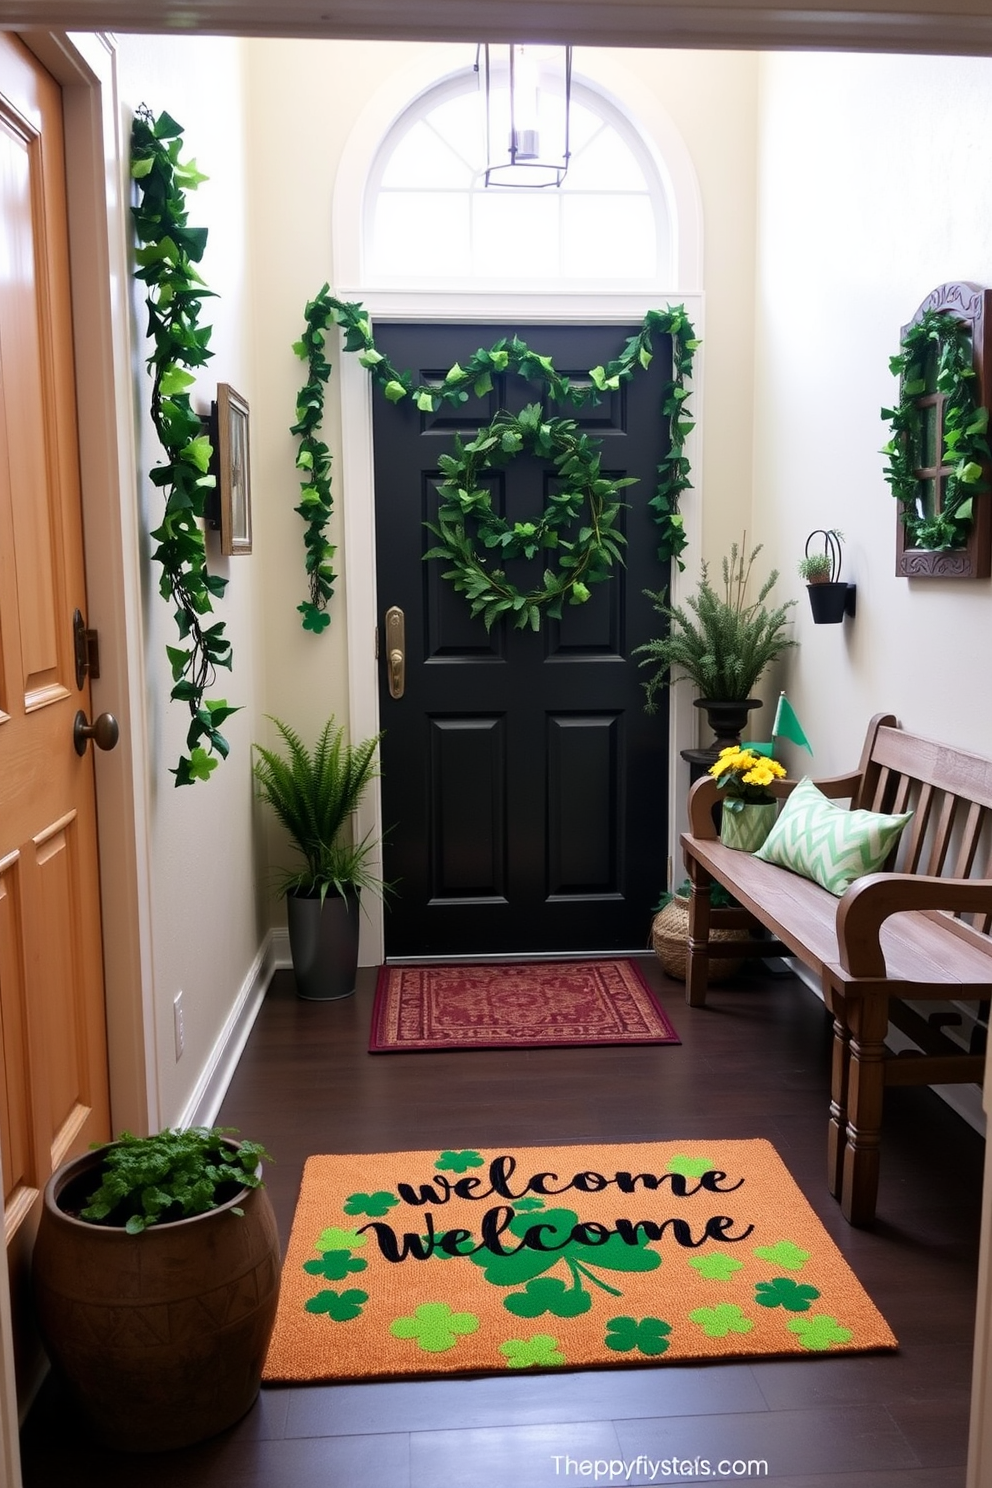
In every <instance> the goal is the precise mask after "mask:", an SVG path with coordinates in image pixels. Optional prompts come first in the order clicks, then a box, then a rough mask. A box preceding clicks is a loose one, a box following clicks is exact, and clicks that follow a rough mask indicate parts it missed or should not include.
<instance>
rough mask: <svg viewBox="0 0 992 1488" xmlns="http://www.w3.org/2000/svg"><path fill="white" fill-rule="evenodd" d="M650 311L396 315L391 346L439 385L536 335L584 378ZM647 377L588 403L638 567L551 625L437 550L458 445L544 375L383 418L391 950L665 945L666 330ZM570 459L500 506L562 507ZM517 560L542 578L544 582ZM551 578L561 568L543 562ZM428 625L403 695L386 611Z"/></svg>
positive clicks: (415, 635) (533, 392) (379, 504)
mask: <svg viewBox="0 0 992 1488" xmlns="http://www.w3.org/2000/svg"><path fill="white" fill-rule="evenodd" d="M636 329H637V327H631V326H595V327H588V326H587V327H578V326H556V327H550V326H530V325H513V326H493V325H443V326H424V325H396V324H394V325H382V326H379V327H377V329H376V344H377V346H378V347H379V348H380V350H381V351H382V352H383V353H385V355H387V356H388V357H389V359H390V361H391V362H392V363H393V365H394V366H395V367H397V368H399V369H401V370H406V369H409V370H411V371H412V372H414V374H415V377H416V380H417V381H418V382H428V381H440V380H441V379H443V377H444V375H445V373H446V372H447V371H448V369H449V368H450V367H451V366H452V365H453V364H454V363H455V362H456V361H459V360H461V361H462V362H464V361H465V360H466V359H467V358H468V357H470V356H471V355H472V353H473V352H474V351H475V350H476V349H477V348H478V347H480V346H485V347H489V346H492V345H493V344H494V343H495V342H496V341H497V340H498V339H499V338H500V337H501V336H507V337H509V336H512V335H514V334H516V335H519V336H520V337H521V338H522V339H523V340H524V341H526V342H527V344H528V345H529V346H530V347H532V348H533V349H534V350H535V351H538V352H540V353H541V354H542V355H549V356H550V357H551V358H552V361H553V363H554V366H555V367H556V369H557V370H558V371H560V372H563V373H567V374H568V375H569V376H570V377H571V378H572V379H573V380H577V379H579V378H581V377H582V376H583V375H584V374H587V373H588V370H589V368H590V367H594V366H597V365H602V364H606V363H607V362H609V361H610V360H611V359H612V358H614V357H615V356H617V355H618V354H619V352H620V350H621V349H622V347H623V344H624V342H625V341H626V339H627V337H628V336H630V335H631V334H632V333H633V332H634V331H635V330H636ZM656 350H657V353H658V354H657V355H656V356H655V359H654V361H653V362H652V365H651V367H650V369H649V370H648V371H647V372H643V371H642V372H639V373H638V374H637V375H635V377H634V378H632V379H631V380H630V381H629V382H628V383H626V384H625V385H623V386H622V387H621V388H620V390H619V391H617V392H613V393H609V394H607V395H605V396H604V397H603V400H602V401H601V402H600V403H599V404H598V405H588V406H587V407H585V408H584V409H581V410H578V411H575V410H574V409H571V408H564V409H562V408H555V407H549V408H548V413H549V414H550V415H552V416H564V417H574V418H575V419H576V420H577V421H578V423H579V424H580V426H581V427H582V429H583V430H585V431H586V432H587V433H588V434H590V435H591V436H594V437H596V438H597V439H601V440H602V444H603V454H602V468H603V471H604V473H605V474H607V475H609V476H610V477H611V478H616V477H619V476H623V475H631V476H636V477H637V478H638V484H637V485H635V486H630V487H628V488H627V489H626V490H624V491H623V492H622V493H621V495H622V496H623V497H624V498H625V500H626V502H627V503H628V505H627V507H626V509H625V510H624V512H623V514H622V515H623V522H622V530H623V531H624V533H625V535H626V538H627V548H626V564H625V566H624V567H619V566H617V567H615V569H614V571H613V576H612V578H610V579H609V580H608V581H607V582H606V583H603V584H599V585H597V586H595V587H594V588H593V589H592V593H591V598H590V599H589V600H588V602H587V603H585V604H583V605H581V606H566V607H565V610H564V614H563V616H562V619H561V621H560V622H558V621H553V620H547V619H545V620H544V623H543V625H542V628H541V630H540V631H539V632H534V631H532V630H530V629H527V630H517V629H515V628H513V627H512V626H511V625H509V624H508V623H507V622H506V620H502V621H498V622H497V623H496V624H495V625H494V626H493V628H492V630H491V631H490V632H489V633H488V634H487V632H486V629H485V626H484V624H483V622H482V619H481V618H476V619H473V618H472V617H471V615H470V613H469V606H468V601H467V600H466V598H465V597H464V596H463V595H461V594H458V593H456V592H455V591H454V589H453V588H452V586H451V584H450V583H449V582H448V581H446V580H445V579H444V578H443V577H442V573H443V571H444V564H443V563H439V562H438V561H437V560H434V559H429V560H427V561H426V562H425V561H424V557H423V555H424V554H425V553H426V552H427V550H428V549H429V548H430V547H431V546H432V544H433V542H434V538H433V536H432V535H431V533H430V532H429V531H428V530H427V529H426V528H425V527H424V522H425V521H426V520H430V519H431V517H432V515H433V513H434V511H435V510H436V506H437V495H436V491H437V484H438V480H439V475H438V456H439V455H440V454H442V453H445V452H447V451H449V450H450V448H451V441H452V436H453V434H455V433H459V434H461V435H462V436H463V437H466V438H471V436H472V434H473V433H474V431H475V430H477V429H479V428H480V427H483V426H485V425H486V424H488V423H489V422H490V420H491V419H492V418H493V416H494V415H495V413H496V412H497V410H498V409H500V408H507V409H509V410H511V411H513V412H519V411H520V410H521V409H522V408H523V407H524V406H525V405H527V404H530V403H535V402H539V401H541V397H542V391H541V388H540V387H539V386H537V385H535V384H533V383H530V382H527V381H525V380H523V379H522V378H520V377H519V376H517V375H514V374H512V373H511V374H507V375H505V376H503V377H501V378H498V379H495V386H494V388H493V391H492V392H491V393H489V394H488V395H486V396H484V397H481V398H474V399H473V400H471V401H470V402H468V403H466V404H464V405H462V406H461V408H459V409H457V410H452V409H450V408H449V407H447V406H444V407H442V409H441V410H440V411H439V412H438V413H436V414H425V413H421V412H418V411H417V409H416V408H415V407H413V406H412V404H411V403H410V400H404V402H403V403H401V404H399V405H395V404H391V403H388V402H387V401H386V400H385V398H384V397H383V396H382V395H381V394H380V393H379V392H378V391H377V392H376V394H375V412H374V455H375V485H376V531H377V545H378V553H377V585H378V601H379V612H380V613H379V635H380V663H379V665H380V716H381V725H382V727H383V729H384V730H385V738H384V740H383V745H382V755H381V758H382V793H383V821H384V824H385V828H386V833H387V836H386V842H385V873H386V877H387V878H388V879H390V880H392V881H394V882H395V885H396V894H395V897H394V898H393V900H392V902H391V904H390V906H389V908H388V909H387V913H386V954H387V956H390V957H404V956H437V957H441V956H445V955H472V954H483V953H490V954H498V953H512V952H563V953H568V952H573V951H616V950H632V949H638V948H643V947H644V946H645V945H646V943H647V939H648V933H649V927H650V920H651V913H650V911H651V906H652V905H653V904H654V902H655V900H656V899H657V896H658V894H659V892H660V890H661V889H663V888H664V887H665V877H666V861H667V821H666V817H667V795H668V758H667V753H668V748H667V741H668V719H667V711H666V710H665V708H664V707H662V709H660V710H659V712H658V713H657V714H655V715H654V716H652V717H650V718H649V717H648V716H647V715H646V714H645V712H644V707H643V699H644V694H643V690H642V687H641V681H642V675H643V674H640V673H639V671H638V667H637V663H636V658H635V659H634V660H632V659H631V651H632V649H633V648H634V647H635V646H637V645H639V644H640V643H641V642H642V641H644V640H646V639H648V638H649V637H650V636H651V635H652V634H656V633H657V624H658V621H659V617H658V615H657V614H656V613H655V611H654V610H653V609H652V606H651V603H650V601H649V600H648V599H646V598H645V596H644V593H643V591H644V590H645V589H646V588H651V589H652V590H657V589H659V588H661V587H663V586H664V585H665V584H666V583H667V581H668V568H667V565H662V564H661V563H660V562H659V560H658V557H657V546H658V534H657V528H656V527H655V525H654V523H653V521H652V520H651V514H650V511H649V510H648V505H647V503H648V501H649V499H650V498H651V496H652V495H653V494H654V489H655V481H656V467H657V465H658V461H659V460H660V459H661V457H662V456H663V455H664V454H665V452H666V449H667V430H666V427H665V420H664V419H663V418H662V416H661V397H662V392H663V387H664V383H665V381H666V378H667V377H668V376H670V349H669V348H666V347H664V346H662V345H659V346H658V347H657V348H656ZM551 474H553V468H552V467H551V466H550V464H547V465H545V464H544V463H543V462H541V461H539V460H537V459H535V458H533V457H531V456H529V455H519V456H517V457H516V458H515V459H514V460H512V461H511V463H510V464H509V465H508V466H506V468H505V470H503V471H502V472H501V473H500V474H499V475H498V476H496V477H494V482H495V484H496V487H497V490H496V493H495V495H494V500H493V504H494V506H495V507H497V509H501V510H502V511H503V514H504V515H505V516H506V517H507V518H508V519H509V520H510V521H514V522H516V521H526V520H530V519H532V518H533V517H534V515H535V513H536V512H539V511H540V510H541V508H542V507H543V504H544V501H545V493H546V490H547V489H548V484H549V478H550V475H551ZM518 562H519V564H520V569H519V570H518V571H517V572H514V571H513V569H512V567H511V568H510V569H509V570H508V572H509V576H510V578H511V579H513V580H514V581H515V582H517V583H518V585H519V586H520V587H525V586H527V585H530V584H532V583H533V582H534V578H533V575H532V574H530V573H528V572H526V571H525V570H524V565H525V560H523V559H521V560H518ZM538 572H539V571H538ZM393 606H398V607H399V608H400V609H401V610H402V611H403V614H404V620H405V636H406V665H405V690H404V693H403V696H402V697H401V698H394V697H392V696H391V695H390V692H389V688H388V671H387V665H388V664H387V658H386V656H385V652H386V650H387V649H388V648H387V646H386V644H385V642H384V624H383V619H384V615H385V613H386V611H387V610H388V609H390V608H391V607H393Z"/></svg>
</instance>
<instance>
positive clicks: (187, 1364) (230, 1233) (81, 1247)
mask: <svg viewBox="0 0 992 1488" xmlns="http://www.w3.org/2000/svg"><path fill="white" fill-rule="evenodd" d="M232 1145H237V1144H236V1143H232ZM100 1164H101V1153H100V1152H99V1151H96V1152H87V1153H85V1154H84V1155H83V1156H82V1157H77V1158H74V1159H73V1160H72V1161H70V1162H68V1163H65V1164H63V1166H62V1167H61V1168H59V1170H58V1172H56V1173H55V1174H53V1176H52V1177H51V1178H50V1179H49V1181H48V1184H47V1186H46V1188H45V1196H44V1204H43V1208H42V1214H41V1221H40V1224H39V1228H38V1237H37V1239H36V1241H35V1247H34V1262H33V1264H34V1293H35V1302H36V1307H37V1313H38V1323H39V1326H40V1329H41V1334H42V1338H43V1340H44V1343H45V1347H46V1349H47V1351H48V1355H49V1358H50V1359H51V1361H52V1364H53V1366H54V1368H55V1370H56V1371H57V1373H58V1374H59V1375H60V1376H61V1377H62V1379H63V1380H64V1381H65V1383H66V1386H67V1388H68V1390H69V1393H70V1395H71V1396H72V1398H73V1400H74V1401H75V1402H76V1404H77V1406H78V1407H79V1409H80V1411H81V1413H82V1415H83V1417H84V1419H85V1420H86V1421H87V1422H88V1424H89V1426H90V1429H91V1430H92V1431H93V1433H94V1435H95V1436H96V1437H97V1438H98V1440H100V1441H101V1442H102V1443H103V1444H104V1445H105V1446H108V1447H112V1448H114V1449H116V1450H118V1451H123V1452H161V1451H168V1450H172V1449H174V1448H177V1447H187V1446H191V1445H193V1443H195V1442H199V1441H203V1440H205V1439H206V1438H207V1437H210V1436H216V1434H217V1433H218V1432H219V1431H224V1430H225V1429H226V1428H227V1427H228V1426H233V1425H234V1423H235V1422H236V1421H239V1420H240V1419H241V1417H242V1416H243V1415H244V1414H245V1413H246V1411H248V1410H249V1409H250V1408H251V1406H252V1404H253V1403H254V1401H255V1398H256V1396H257V1395H258V1390H259V1384H260V1382H261V1377H262V1365H263V1364H264V1362H265V1354H266V1350H267V1348H268V1344H269V1337H270V1335H271V1332H272V1327H273V1324H274V1322H275V1315H276V1303H277V1301H278V1297H279V1236H278V1231H277V1229H276V1221H275V1215H274V1214H273V1212H272V1205H271V1203H270V1202H269V1198H268V1195H267V1194H266V1192H265V1190H264V1188H242V1189H236V1188H235V1186H234V1185H232V1190H234V1191H233V1192H232V1195H231V1197H230V1199H229V1200H228V1201H227V1202H226V1203H224V1204H222V1205H221V1206H220V1207H219V1208H217V1209H211V1210H209V1211H208V1212H207V1213H206V1214H197V1215H194V1216H193V1217H192V1218H190V1219H182V1220H178V1221H176V1222H175V1223H174V1224H155V1225H151V1226H150V1227H149V1228H148V1229H147V1230H144V1231H143V1232H142V1233H141V1234H139V1235H129V1234H128V1233H127V1232H126V1231H125V1230H124V1229H122V1228H115V1227H111V1226H106V1225H97V1224H89V1223H87V1222H86V1221H85V1220H82V1219H77V1218H76V1217H75V1215H74V1213H73V1212H72V1211H74V1210H76V1211H78V1210H79V1209H80V1208H82V1207H83V1206H84V1204H85V1202H86V1199H87V1197H88V1196H89V1194H91V1193H92V1192H93V1191H94V1189H96V1188H97V1187H98V1185H99V1181H100V1178H99V1169H100ZM233 1209H242V1210H243V1211H244V1213H243V1215H237V1214H233V1213H232V1212H231V1211H232V1210H233Z"/></svg>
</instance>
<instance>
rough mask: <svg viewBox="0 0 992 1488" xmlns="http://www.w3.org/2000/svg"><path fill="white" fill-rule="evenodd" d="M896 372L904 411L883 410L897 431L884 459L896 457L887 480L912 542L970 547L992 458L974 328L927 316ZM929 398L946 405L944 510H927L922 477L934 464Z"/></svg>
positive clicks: (907, 341) (942, 314)
mask: <svg viewBox="0 0 992 1488" xmlns="http://www.w3.org/2000/svg"><path fill="white" fill-rule="evenodd" d="M889 366H890V369H891V371H892V373H893V374H894V375H895V376H897V377H898V378H899V380H900V383H899V405H898V407H896V408H883V409H882V417H883V418H884V419H886V420H888V422H889V424H890V426H891V429H892V438H891V439H890V440H889V441H888V443H887V444H885V445H884V446H883V449H882V453H883V454H884V455H886V456H887V457H888V465H887V466H886V468H885V478H886V480H887V481H888V483H889V485H890V487H891V488H892V494H893V496H894V497H895V498H896V500H897V501H898V502H899V503H900V505H901V507H902V512H901V514H900V518H901V521H902V522H903V525H904V526H905V528H906V538H907V543H908V544H909V546H911V547H914V548H920V549H923V550H926V551H940V550H947V549H953V548H963V547H965V546H966V545H967V542H968V535H969V532H970V529H971V523H972V517H973V498H974V497H975V496H976V495H978V494H979V493H981V492H984V491H986V490H987V489H988V487H987V486H986V484H985V483H984V481H983V479H982V476H983V461H986V460H988V459H989V445H988V439H987V432H988V410H987V409H985V408H979V407H977V406H976V402H975V389H976V385H977V381H976V375H975V369H974V365H973V352H972V339H971V330H970V327H969V326H968V325H967V324H966V323H965V322H964V321H961V320H959V319H958V318H957V317H956V316H955V315H952V314H949V313H948V312H946V311H938V310H926V311H924V312H923V314H922V316H921V317H920V319H919V320H918V321H915V322H914V323H913V324H912V325H911V326H909V328H908V329H907V330H906V332H905V334H904V335H903V338H902V341H901V349H900V351H899V352H898V354H897V355H896V356H894V357H892V358H891V359H890V361H889ZM928 392H936V393H938V394H941V395H942V396H943V398H944V406H943V449H942V450H941V452H940V460H939V463H941V464H943V465H947V466H950V467H951V469H950V474H949V475H948V476H947V479H946V484H945V487H944V492H943V499H942V500H941V502H940V504H939V510H933V511H928V510H927V509H926V507H925V506H924V503H923V500H922V496H921V481H920V478H919V475H918V474H917V472H918V471H919V470H920V468H921V467H923V466H925V465H929V464H931V463H933V460H931V459H928V458H926V455H927V451H926V447H925V445H926V415H925V411H924V409H923V408H921V406H920V403H919V399H920V398H921V397H922V396H923V395H924V394H926V393H928ZM934 459H936V456H934Z"/></svg>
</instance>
